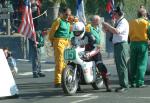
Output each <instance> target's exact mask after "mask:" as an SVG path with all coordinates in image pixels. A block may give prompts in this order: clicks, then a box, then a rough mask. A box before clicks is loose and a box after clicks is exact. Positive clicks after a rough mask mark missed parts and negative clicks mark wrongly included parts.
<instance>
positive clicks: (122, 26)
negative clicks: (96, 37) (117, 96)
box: [103, 7, 129, 92]
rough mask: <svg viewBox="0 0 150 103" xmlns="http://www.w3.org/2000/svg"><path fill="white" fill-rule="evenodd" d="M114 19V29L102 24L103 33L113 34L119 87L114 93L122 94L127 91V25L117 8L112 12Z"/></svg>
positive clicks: (121, 12)
mask: <svg viewBox="0 0 150 103" xmlns="http://www.w3.org/2000/svg"><path fill="white" fill-rule="evenodd" d="M113 15H114V17H115V19H116V22H115V27H113V26H111V25H109V24H108V23H106V22H104V23H103V27H104V30H105V31H109V32H111V33H113V38H112V42H113V44H114V58H115V63H116V68H117V73H118V77H119V84H120V87H119V88H116V90H115V91H116V92H124V91H127V90H128V68H127V61H128V42H127V41H128V34H129V24H128V21H127V20H126V19H125V18H124V13H123V11H122V10H121V9H120V8H119V7H117V8H116V9H115V10H114V11H113Z"/></svg>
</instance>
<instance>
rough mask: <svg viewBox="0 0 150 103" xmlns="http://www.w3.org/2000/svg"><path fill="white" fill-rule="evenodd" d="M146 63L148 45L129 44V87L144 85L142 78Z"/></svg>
mask: <svg viewBox="0 0 150 103" xmlns="http://www.w3.org/2000/svg"><path fill="white" fill-rule="evenodd" d="M147 61H148V43H147V42H131V44H130V70H131V85H134V84H136V86H140V85H143V84H144V76H145V72H146V69H147Z"/></svg>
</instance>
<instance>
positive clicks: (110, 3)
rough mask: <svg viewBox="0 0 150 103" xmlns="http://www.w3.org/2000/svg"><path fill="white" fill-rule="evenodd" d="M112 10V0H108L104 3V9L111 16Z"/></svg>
mask: <svg viewBox="0 0 150 103" xmlns="http://www.w3.org/2000/svg"><path fill="white" fill-rule="evenodd" d="M113 10H114V0H108V2H107V4H106V11H107V12H108V13H109V15H110V16H111V17H112V12H113Z"/></svg>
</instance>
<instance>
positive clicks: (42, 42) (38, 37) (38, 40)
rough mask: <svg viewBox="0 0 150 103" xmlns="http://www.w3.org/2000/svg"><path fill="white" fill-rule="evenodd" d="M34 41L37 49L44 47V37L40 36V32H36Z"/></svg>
mask: <svg viewBox="0 0 150 103" xmlns="http://www.w3.org/2000/svg"><path fill="white" fill-rule="evenodd" d="M36 41H37V42H38V44H37V47H38V48H40V47H43V46H44V37H43V35H42V31H40V30H39V31H37V32H36Z"/></svg>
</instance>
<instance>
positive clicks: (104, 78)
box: [102, 77, 112, 92]
mask: <svg viewBox="0 0 150 103" xmlns="http://www.w3.org/2000/svg"><path fill="white" fill-rule="evenodd" d="M102 78H103V82H104V84H105V86H106V92H111V91H112V90H111V89H110V87H109V79H108V78H106V77H102Z"/></svg>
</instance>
